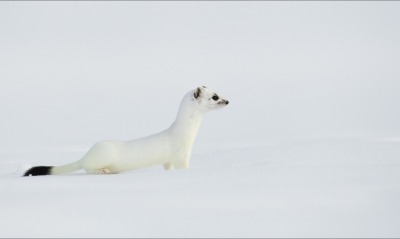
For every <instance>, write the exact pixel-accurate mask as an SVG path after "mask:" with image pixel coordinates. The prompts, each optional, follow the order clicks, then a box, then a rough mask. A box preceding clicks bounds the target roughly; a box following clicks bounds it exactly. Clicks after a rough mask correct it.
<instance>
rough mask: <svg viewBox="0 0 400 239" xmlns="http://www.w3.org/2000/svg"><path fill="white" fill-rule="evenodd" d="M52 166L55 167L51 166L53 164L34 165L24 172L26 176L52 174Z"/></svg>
mask: <svg viewBox="0 0 400 239" xmlns="http://www.w3.org/2000/svg"><path fill="white" fill-rule="evenodd" d="M52 168H53V167H51V166H38V167H33V168H31V169H29V170H28V171H26V173H25V174H24V177H28V176H43V175H50V174H51V169H52Z"/></svg>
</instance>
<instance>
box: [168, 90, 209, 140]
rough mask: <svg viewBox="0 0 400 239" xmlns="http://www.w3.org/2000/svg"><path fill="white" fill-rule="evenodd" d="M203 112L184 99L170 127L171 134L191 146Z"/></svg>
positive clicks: (186, 98)
mask: <svg viewBox="0 0 400 239" xmlns="http://www.w3.org/2000/svg"><path fill="white" fill-rule="evenodd" d="M203 114H204V113H203V112H201V111H200V110H199V109H197V108H196V107H195V106H194V102H193V101H191V100H190V99H188V97H184V99H183V100H182V102H181V105H180V107H179V111H178V115H177V116H176V119H175V122H174V123H173V124H172V125H171V128H170V129H171V132H172V134H174V135H176V136H177V137H178V138H180V139H182V140H183V141H185V142H187V143H189V144H193V142H194V140H195V138H196V136H197V132H198V130H199V127H200V124H201V121H202V118H203Z"/></svg>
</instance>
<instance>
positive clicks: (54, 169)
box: [24, 160, 82, 177]
mask: <svg viewBox="0 0 400 239" xmlns="http://www.w3.org/2000/svg"><path fill="white" fill-rule="evenodd" d="M79 169H82V165H81V161H80V160H79V161H76V162H73V163H70V164H66V165H62V166H37V167H33V168H31V169H29V170H28V171H26V172H25V174H24V177H27V176H43V175H57V174H64V173H70V172H74V171H77V170H79Z"/></svg>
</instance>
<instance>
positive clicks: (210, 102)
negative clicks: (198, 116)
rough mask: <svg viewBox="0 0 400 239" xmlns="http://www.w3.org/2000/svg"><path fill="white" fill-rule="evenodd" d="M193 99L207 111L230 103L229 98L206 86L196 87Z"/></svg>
mask: <svg viewBox="0 0 400 239" xmlns="http://www.w3.org/2000/svg"><path fill="white" fill-rule="evenodd" d="M193 100H194V101H195V102H196V103H197V105H198V106H199V107H200V108H202V109H203V110H205V111H209V110H216V109H220V108H222V107H225V106H226V105H228V104H229V101H228V100H226V99H224V98H223V97H221V96H220V95H219V94H218V93H216V92H215V91H213V90H211V89H209V88H207V87H205V86H199V87H197V88H196V89H194V91H193Z"/></svg>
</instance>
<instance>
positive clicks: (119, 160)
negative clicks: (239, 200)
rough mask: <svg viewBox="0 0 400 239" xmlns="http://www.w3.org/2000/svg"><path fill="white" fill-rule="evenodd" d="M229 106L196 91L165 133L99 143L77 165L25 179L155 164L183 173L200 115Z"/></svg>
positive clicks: (33, 172) (38, 171)
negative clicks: (78, 171)
mask: <svg viewBox="0 0 400 239" xmlns="http://www.w3.org/2000/svg"><path fill="white" fill-rule="evenodd" d="M228 103H229V101H227V100H225V99H223V98H222V97H220V96H219V95H218V94H217V93H215V92H214V91H212V90H210V89H208V88H206V87H204V86H203V87H197V88H196V89H194V90H191V91H189V92H188V93H187V94H185V96H184V97H183V99H182V101H181V104H180V107H179V111H178V115H177V117H176V119H175V121H174V123H173V124H172V125H171V126H170V127H169V128H168V129H166V130H164V131H162V132H160V133H158V134H154V135H150V136H147V137H144V138H139V139H134V140H130V141H101V142H98V143H96V144H95V145H93V147H92V148H90V149H89V151H88V152H87V153H86V155H85V156H84V157H83V158H82V159H80V160H78V161H76V162H73V163H70V164H67V165H62V166H37V167H33V168H31V169H29V170H28V171H27V172H26V173H25V174H24V176H39V175H57V174H65V173H70V172H74V171H77V170H80V169H84V170H85V171H86V172H87V173H91V174H110V173H120V172H124V171H128V170H133V169H139V168H145V167H150V166H153V165H158V164H161V165H163V166H164V168H165V169H167V170H170V169H186V168H188V167H189V161H190V157H191V152H192V147H193V143H194V141H195V139H196V136H197V132H198V130H199V127H200V124H201V121H202V117H203V115H204V114H205V113H206V112H208V111H210V110H213V109H219V108H222V107H224V106H226V105H227V104H228Z"/></svg>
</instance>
